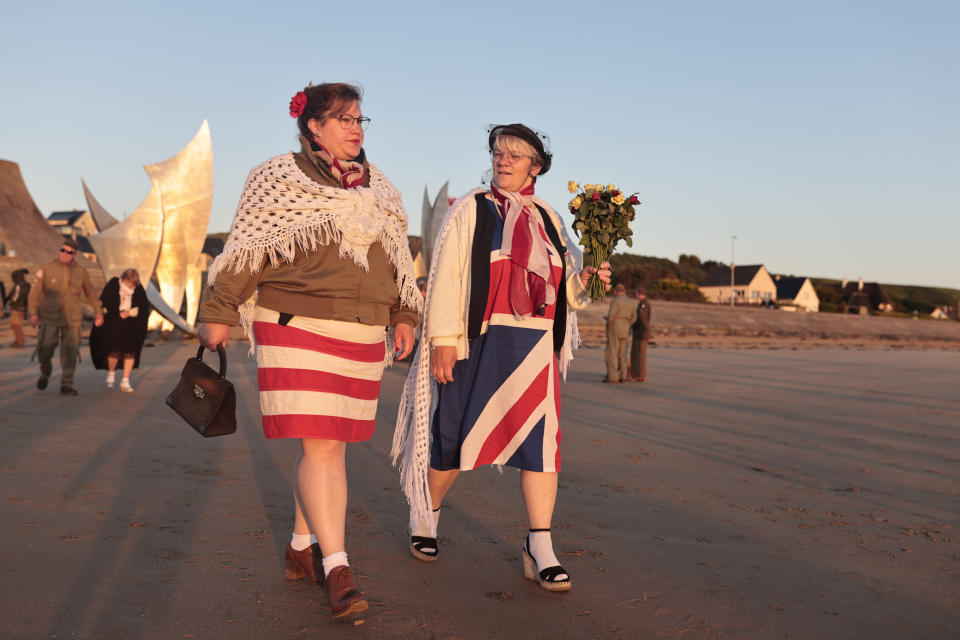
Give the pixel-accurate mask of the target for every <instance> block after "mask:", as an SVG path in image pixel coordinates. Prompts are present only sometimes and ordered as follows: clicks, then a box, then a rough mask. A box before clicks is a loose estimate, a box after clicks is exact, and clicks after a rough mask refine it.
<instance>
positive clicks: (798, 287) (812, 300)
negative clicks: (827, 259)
mask: <svg viewBox="0 0 960 640" xmlns="http://www.w3.org/2000/svg"><path fill="white" fill-rule="evenodd" d="M773 281H774V284H775V285H776V287H777V304H778V305H780V307H781V308H790V307H795V308H797V309H801V310H803V311H813V312H817V311H820V296H818V295H817V290H816V289H815V288H814V286H813V282H811V281H810V278H804V277H795V276H774V278H773Z"/></svg>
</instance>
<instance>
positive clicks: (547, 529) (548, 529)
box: [529, 527, 550, 533]
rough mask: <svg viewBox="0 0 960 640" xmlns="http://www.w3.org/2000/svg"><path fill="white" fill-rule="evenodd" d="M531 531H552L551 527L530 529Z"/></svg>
mask: <svg viewBox="0 0 960 640" xmlns="http://www.w3.org/2000/svg"><path fill="white" fill-rule="evenodd" d="M529 531H530V533H536V532H538V531H550V528H549V527H548V528H546V529H530V530H529Z"/></svg>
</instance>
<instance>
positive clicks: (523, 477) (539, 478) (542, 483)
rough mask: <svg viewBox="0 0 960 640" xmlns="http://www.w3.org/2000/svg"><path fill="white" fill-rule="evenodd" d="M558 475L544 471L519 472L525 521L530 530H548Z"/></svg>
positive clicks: (555, 498) (555, 499)
mask: <svg viewBox="0 0 960 640" xmlns="http://www.w3.org/2000/svg"><path fill="white" fill-rule="evenodd" d="M558 477H559V474H558V473H556V472H545V471H526V470H524V471H521V472H520V486H521V488H522V489H523V499H524V501H525V502H526V504H527V519H528V520H529V521H530V528H531V529H549V528H550V521H551V520H553V506H554V504H556V502H557V482H558Z"/></svg>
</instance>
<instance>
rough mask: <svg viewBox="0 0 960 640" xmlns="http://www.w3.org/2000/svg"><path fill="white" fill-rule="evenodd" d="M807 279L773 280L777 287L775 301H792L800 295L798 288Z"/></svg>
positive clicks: (781, 277)
mask: <svg viewBox="0 0 960 640" xmlns="http://www.w3.org/2000/svg"><path fill="white" fill-rule="evenodd" d="M806 281H807V279H806V278H804V277H795V276H794V277H786V276H780V277H778V278H774V284H776V285H777V300H793V299H795V298H796V297H797V296H798V295H799V294H800V288H801V287H802V286H803V283H804V282H806Z"/></svg>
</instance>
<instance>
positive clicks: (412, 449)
mask: <svg viewBox="0 0 960 640" xmlns="http://www.w3.org/2000/svg"><path fill="white" fill-rule="evenodd" d="M483 191H484V189H474V190H472V191H471V192H469V193H467V194H466V195H464V196H462V197H461V198H459V199H458V200H457V201H456V202H454V203H453V205H452V206H451V207H450V211H449V212H448V213H447V216H446V218H445V219H444V221H443V225H442V226H441V228H440V233H439V234H438V236H437V243H436V246H435V247H434V250H433V260H432V262H431V264H430V276H429V279H428V281H427V297H426V304H425V305H424V313H423V318H422V320H421V322H420V345H419V349H418V350H417V352H416V354H414V358H413V364H411V365H410V372H409V373H408V374H407V380H406V383H405V384H404V387H403V395H402V397H401V398H400V409H399V411H398V413H397V426H396V429H395V431H394V433H393V447H392V449H391V451H390V455H391V456H392V457H393V464H394V466H397V465H399V467H400V485H401V486H402V487H403V493H404V495H406V497H407V501H408V502H409V503H410V511H411V519H418V520H420V521H421V522H425V523H429V525H430V527H431V534H430V535H431V536H432V537H435V536H436V533H437V532H436V528H435V526H434V525H433V517H432V516H431V508H432V505H431V502H430V500H431V499H430V488H429V487H428V485H427V469H428V467H429V465H430V420H431V419H432V418H433V412H434V409H435V408H436V405H435V403H436V393H435V390H436V381H435V380H434V379H433V376H431V375H430V336H429V332H428V329H427V327H429V326H430V321H431V318H430V316H431V314H438V313H441V314H455V315H456V317H457V318H458V324H459V326H460V332H459V337H458V343H457V359H458V360H460V359H464V358H467V357H469V355H470V354H469V345H468V343H467V331H468V324H469V313H468V309H467V307H468V305H469V300H470V275H469V274H470V266H471V265H470V262H471V255H472V252H471V248H472V246H473V231H474V227H475V224H476V215H477V209H476V200H475V196H476V194H478V193H481V192H483ZM533 201H534V202H535V203H537V204H538V205H540V206H541V207H543V209H544V210H545V211H546V212H547V214H548V215H549V216H550V218H551V220H552V221H553V224H554V227H555V228H556V229H557V232H558V233H559V234H560V237H561V239H562V241H563V242H564V244H565V245H566V247H567V255H566V270H567V282H566V285H565V286H566V287H567V304H568V308H569V309H570V311H569V313H568V316H567V331H566V335H565V336H564V343H563V349H562V351H561V354H560V371H561V373H562V375H563V377H564V379H566V372H567V365H568V364H569V362H570V360H572V359H573V351H574V350H575V349H576V348H578V347H579V346H580V336H579V333H578V331H577V314H576V311H575V310H576V309H582V308H584V307H585V306H587V305H588V304H589V303H590V299H589V292H588V291H587V290H586V289H585V288H584V287H583V285H582V284H581V282H580V278H579V273H580V269H581V266H580V265H581V264H582V262H581V260H582V257H581V254H580V252H579V251H578V250H577V249H576V248H575V246H574V243H573V242H571V241H570V238H569V235H568V234H567V232H566V228H565V226H564V225H563V222H562V221H561V220H560V217H559V216H558V215H557V213H556V212H555V211H554V210H553V209H552V208H551V207H550V205H548V204H547V203H546V202H544V201H543V200H541V199H540V198H538V197H534V198H533ZM445 252H453V255H454V256H455V258H454V259H455V260H457V261H458V262H459V264H460V265H462V277H461V278H460V280H459V281H460V286H459V288H458V289H459V291H458V292H454V291H450V290H448V288H446V287H445V288H443V290H442V291H437V292H436V293H437V295H438V296H440V298H438V300H437V303H434V299H433V296H434V284H435V276H436V274H437V269H438V265H439V264H440V263H441V261H442V260H443V258H442V257H441V256H444V257H445V255H444V254H445Z"/></svg>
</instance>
